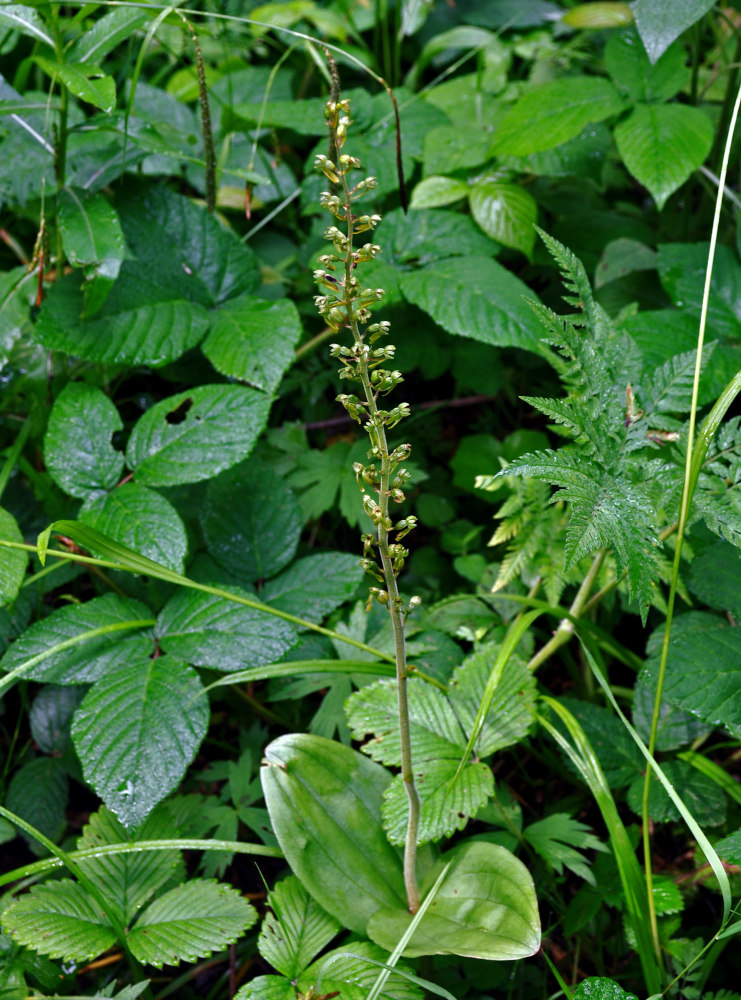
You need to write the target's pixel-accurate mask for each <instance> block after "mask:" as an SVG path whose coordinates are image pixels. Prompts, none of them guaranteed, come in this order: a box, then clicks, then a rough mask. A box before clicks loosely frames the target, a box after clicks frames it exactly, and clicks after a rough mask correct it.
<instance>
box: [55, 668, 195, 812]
mask: <svg viewBox="0 0 741 1000" xmlns="http://www.w3.org/2000/svg"><path fill="white" fill-rule="evenodd" d="M202 693H203V687H202V685H201V682H200V680H199V679H198V674H197V673H196V672H195V670H193V669H192V668H191V667H188V666H186V665H185V664H183V663H181V662H179V661H178V660H173V658H172V657H169V656H162V657H159V658H158V659H156V660H151V659H144V660H143V659H139V658H137V659H135V660H132V661H131V662H130V664H129V665H128V666H126V667H124V668H123V669H117V670H114V671H110V672H108V673H106V674H105V675H104V676H103V677H102V678H101V679H100V680H99V681H98V682H97V683H96V684H94V685H93V687H92V688H91V689H90V691H89V692H88V694H87V695H86V696H85V700H84V701H83V703H82V705H80V707H79V709H78V710H77V713H76V715H75V721H74V723H73V726H72V740H73V742H74V745H75V749H76V751H77V755H78V757H79V758H80V763H81V764H82V768H83V772H84V775H85V780H86V781H87V782H88V783H89V784H90V785H91V786H92V787H93V788H94V789H95V791H96V792H97V793H98V795H100V797H101V798H102V799H103V801H104V802H105V804H106V805H107V806H108V808H109V809H110V810H111V812H113V813H115V815H116V816H117V817H118V818H119V819H120V820H121V822H122V823H123V824H124V826H126V827H128V828H131V827H135V826H138V825H139V824H140V823H142V822H143V821H144V820H145V819H146V818H147V816H148V815H149V813H150V812H151V811H152V809H154V807H155V806H156V805H157V803H158V802H160V801H161V800H162V799H163V798H164V797H165V796H166V795H168V794H169V793H170V792H171V791H172V790H173V789H174V788H176V787H177V786H178V784H179V783H180V781H181V780H182V777H183V775H184V774H185V770H186V768H187V767H188V765H189V764H190V763H191V761H192V760H193V757H194V756H195V754H196V751H197V750H198V748H199V746H200V745H201V741H202V740H203V737H204V736H205V735H206V730H207V728H208V715H209V712H208V702H207V701H206V699H205V698H202V697H201V695H202Z"/></svg>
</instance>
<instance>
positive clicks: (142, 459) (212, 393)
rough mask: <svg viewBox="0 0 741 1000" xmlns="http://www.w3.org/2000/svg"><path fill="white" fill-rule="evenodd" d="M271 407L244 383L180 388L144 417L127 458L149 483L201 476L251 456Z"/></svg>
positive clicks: (140, 478) (195, 479) (139, 477)
mask: <svg viewBox="0 0 741 1000" xmlns="http://www.w3.org/2000/svg"><path fill="white" fill-rule="evenodd" d="M269 410H270V399H269V397H267V396H265V395H264V394H263V393H261V392H256V391H254V390H252V389H245V388H243V387H242V386H239V385H202V386H198V387H197V388H195V389H192V390H191V391H190V392H181V393H178V395H176V396H170V397H169V398H168V399H163V400H162V401H161V402H160V403H156V404H155V405H154V406H153V407H152V408H151V409H150V410H147V412H146V413H145V414H144V415H143V416H142V417H140V418H139V420H138V421H137V423H136V424H135V425H134V429H133V431H132V432H131V437H130V438H129V443H128V447H127V449H126V462H127V464H128V466H129V468H130V469H132V470H133V472H134V475H135V476H136V479H137V482H140V483H143V484H145V485H147V486H172V485H175V484H177V483H197V482H200V480H202V479H208V478H210V477H211V476H215V475H216V474H217V473H218V472H221V471H222V469H227V468H229V466H230V465H234V464H235V463H236V462H239V461H241V460H242V459H243V458H246V457H247V455H248V454H249V452H250V451H251V450H252V447H253V445H254V443H255V441H256V440H257V436H258V435H259V434H260V433H261V431H262V429H263V427H264V426H265V421H266V420H267V418H268V412H269Z"/></svg>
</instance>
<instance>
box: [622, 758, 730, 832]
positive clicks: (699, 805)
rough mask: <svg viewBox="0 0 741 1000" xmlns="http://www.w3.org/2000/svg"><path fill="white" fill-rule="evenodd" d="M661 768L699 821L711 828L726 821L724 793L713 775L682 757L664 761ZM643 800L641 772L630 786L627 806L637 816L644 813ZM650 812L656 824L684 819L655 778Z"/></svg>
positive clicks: (649, 799) (650, 796) (652, 785)
mask: <svg viewBox="0 0 741 1000" xmlns="http://www.w3.org/2000/svg"><path fill="white" fill-rule="evenodd" d="M661 768H662V770H663V772H664V777H665V778H666V779H667V781H668V782H670V784H671V785H672V786H673V787H674V788H679V789H681V792H682V801H683V802H684V803H685V805H686V806H687V808H688V809H690V810H691V811H692V815H693V816H694V818H695V819H696V820H697V822H698V823H702V825H703V827H708V826H718V825H719V824H720V823H723V822H725V818H726V797H725V793H724V791H723V789H722V788H720V787H719V786H718V785H717V784H716V783H715V782H714V781H713V780H712V779H711V778H709V777H708V776H707V775H705V774H702V773H701V772H700V771H698V770H696V769H695V768H693V767H692V766H691V765H690V764H688V763H687V762H686V761H683V760H667V761H664V763H662V765H661ZM642 800H643V776H642V775H640V776H638V777H636V779H635V780H634V782H633V784H632V785H631V786H630V788H629V789H628V805H629V806H630V808H631V809H632V810H633V812H634V813H636V814H637V815H638V816H640V815H641V810H642ZM648 814H649V816H650V817H651V821H652V822H653V823H669V822H676V821H678V820H679V819H681V816H680V814H679V811H678V809H677V808H676V807H675V806H674V804H673V803H672V801H671V799H670V798H669V796H668V795H667V793H666V791H665V789H664V786H663V785H660V784H659V783H658V782H656V781H653V782H651V788H650V790H649V798H648Z"/></svg>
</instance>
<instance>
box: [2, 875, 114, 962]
mask: <svg viewBox="0 0 741 1000" xmlns="http://www.w3.org/2000/svg"><path fill="white" fill-rule="evenodd" d="M2 920H3V929H4V931H5V932H6V934H9V935H10V937H12V938H13V940H14V941H16V942H17V943H18V944H21V945H26V946H27V947H29V948H33V950H34V951H38V952H40V953H41V954H42V955H48V956H49V957H50V958H63V959H65V960H66V961H77V962H85V961H88V960H89V959H92V958H95V957H96V956H97V955H100V954H101V952H104V951H107V950H108V948H110V947H111V945H113V944H114V943H115V941H116V934H115V932H114V930H113V928H112V927H111V926H110V924H109V923H108V918H107V917H106V916H105V915H104V914H103V913H102V911H101V910H100V909H99V908H98V906H97V904H96V903H95V902H94V901H93V900H92V899H91V898H90V895H89V894H88V893H87V892H86V891H85V889H83V887H82V886H81V885H79V884H78V883H77V882H72V881H71V880H70V879H61V880H60V881H59V882H51V883H49V884H48V885H37V886H34V887H33V888H32V889H31V891H30V892H27V893H26V894H25V895H23V896H21V897H20V899H16V900H14V901H13V902H12V903H11V904H10V906H8V907H6V909H5V910H4V911H3V918H2Z"/></svg>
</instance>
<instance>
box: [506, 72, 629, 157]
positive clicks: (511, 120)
mask: <svg viewBox="0 0 741 1000" xmlns="http://www.w3.org/2000/svg"><path fill="white" fill-rule="evenodd" d="M622 110H623V99H622V98H621V97H620V94H619V93H618V91H617V90H616V89H615V87H614V86H613V85H612V84H611V83H610V81H609V80H604V79H602V78H601V77H594V76H567V77H561V78H560V79H557V80H550V81H549V82H548V83H544V84H541V85H540V86H537V87H533V88H532V89H531V90H528V91H526V92H525V94H523V96H522V97H521V98H520V99H519V100H518V101H517V102H516V103H515V104H514V106H513V107H512V108H511V109H510V110H509V111H508V112H507V113H506V114H505V115H504V117H503V118H502V119H501V121H500V122H499V124H498V126H497V129H496V131H495V133H494V142H493V151H494V152H495V153H496V154H497V155H498V156H527V155H528V154H529V153H537V152H539V151H541V150H544V149H551V148H552V147H553V146H560V145H561V143H563V142H567V141H568V140H569V139H573V138H574V136H577V135H579V133H580V132H581V131H582V129H583V128H584V126H585V125H588V124H589V123H590V122H600V121H603V120H604V119H605V118H610V117H612V116H613V115H617V114H619V113H620V112H621V111H622Z"/></svg>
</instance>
